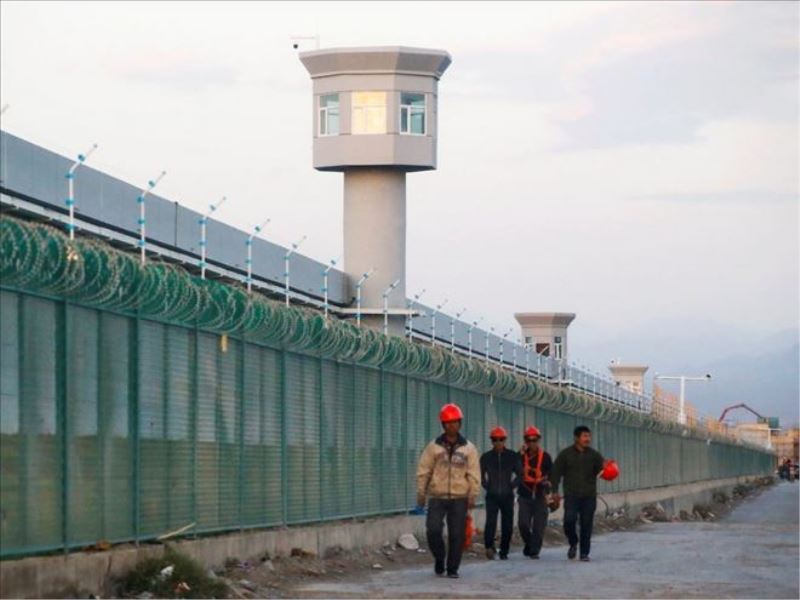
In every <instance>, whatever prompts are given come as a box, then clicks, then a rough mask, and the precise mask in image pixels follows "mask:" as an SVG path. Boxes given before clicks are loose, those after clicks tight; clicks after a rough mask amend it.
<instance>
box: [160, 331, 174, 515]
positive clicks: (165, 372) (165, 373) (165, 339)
mask: <svg viewBox="0 0 800 600" xmlns="http://www.w3.org/2000/svg"><path fill="white" fill-rule="evenodd" d="M163 328H164V330H163V335H162V340H161V343H162V344H163V348H164V363H163V364H162V366H161V377H162V386H161V393H162V394H163V398H162V399H163V400H164V403H163V406H164V408H163V410H162V413H161V415H162V419H163V423H164V444H165V445H166V447H167V448H166V454H167V477H166V479H165V480H164V504H166V512H167V522H166V525H167V528H169V526H170V524H171V523H172V519H171V517H172V494H170V493H169V488H170V483H171V482H172V444H171V443H170V439H169V370H170V364H169V363H170V360H169V328H170V326H169V325H166V324H164V325H163Z"/></svg>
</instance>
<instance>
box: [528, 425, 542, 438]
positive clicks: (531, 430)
mask: <svg viewBox="0 0 800 600" xmlns="http://www.w3.org/2000/svg"><path fill="white" fill-rule="evenodd" d="M525 437H542V434H541V433H539V430H538V429H536V427H534V426H533V425H531V426H530V427H528V428H527V429H526V430H525Z"/></svg>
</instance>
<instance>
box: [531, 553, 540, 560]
mask: <svg viewBox="0 0 800 600" xmlns="http://www.w3.org/2000/svg"><path fill="white" fill-rule="evenodd" d="M529 556H530V557H531V559H532V560H539V555H538V554H529Z"/></svg>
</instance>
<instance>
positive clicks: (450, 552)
mask: <svg viewBox="0 0 800 600" xmlns="http://www.w3.org/2000/svg"><path fill="white" fill-rule="evenodd" d="M445 519H447V546H448V548H447V571H448V572H451V573H452V572H456V571H458V566H459V565H460V564H461V552H462V551H463V549H464V537H465V535H466V528H467V499H466V498H456V499H454V500H446V499H443V498H431V499H430V500H429V501H428V517H427V519H426V520H425V529H426V533H427V536H428V547H429V548H430V550H431V554H433V557H434V558H435V559H436V561H437V562H440V561H441V562H444V560H445V545H444V535H443V533H444V521H445Z"/></svg>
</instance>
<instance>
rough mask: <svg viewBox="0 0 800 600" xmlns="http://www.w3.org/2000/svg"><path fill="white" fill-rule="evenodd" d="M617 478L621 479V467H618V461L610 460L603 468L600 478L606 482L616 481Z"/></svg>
mask: <svg viewBox="0 0 800 600" xmlns="http://www.w3.org/2000/svg"><path fill="white" fill-rule="evenodd" d="M617 477H619V465H617V463H616V461H613V460H609V461H608V462H606V464H605V466H603V470H602V471H600V478H601V479H605V480H606V481H614V480H615V479H616V478H617Z"/></svg>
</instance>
